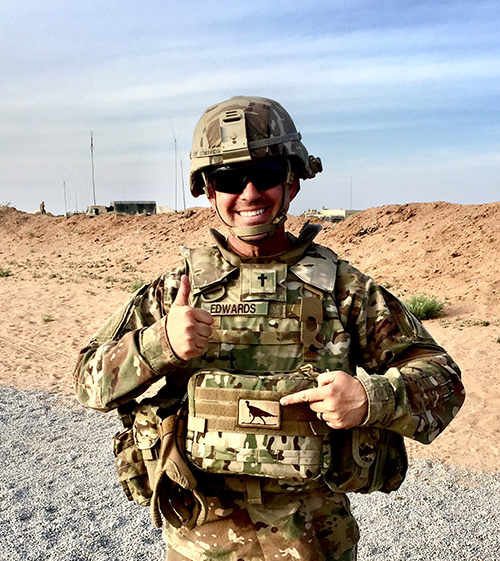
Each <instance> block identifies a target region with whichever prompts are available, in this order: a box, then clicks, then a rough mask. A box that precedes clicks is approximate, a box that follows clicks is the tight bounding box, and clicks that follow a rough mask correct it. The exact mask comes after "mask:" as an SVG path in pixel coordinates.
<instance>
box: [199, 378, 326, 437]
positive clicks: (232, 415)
mask: <svg viewBox="0 0 500 561" xmlns="http://www.w3.org/2000/svg"><path fill="white" fill-rule="evenodd" d="M271 393H272V396H270V394H271ZM282 395H285V394H284V393H283V394H282ZM282 395H280V394H276V393H275V392H269V391H253V390H240V389H228V388H224V389H222V388H199V387H198V388H195V391H194V399H195V402H196V416H195V417H194V416H189V418H188V429H192V430H195V431H196V432H200V433H204V432H207V431H223V432H236V433H245V434H269V430H270V429H269V427H268V426H266V425H261V426H258V425H256V426H254V427H249V426H248V425H247V426H245V427H240V426H238V423H237V419H238V402H239V400H242V399H243V400H247V399H252V400H262V401H266V400H267V401H273V402H277V401H279V398H280V397H282ZM327 432H329V429H328V426H327V425H326V424H325V423H324V422H322V421H320V420H318V418H317V416H316V414H315V413H314V412H313V411H312V410H311V408H310V407H309V405H308V404H306V403H304V404H297V405H295V406H293V407H283V408H282V409H281V422H280V428H279V429H278V431H277V434H280V435H286V436H294V435H301V436H315V435H319V434H326V433H327Z"/></svg>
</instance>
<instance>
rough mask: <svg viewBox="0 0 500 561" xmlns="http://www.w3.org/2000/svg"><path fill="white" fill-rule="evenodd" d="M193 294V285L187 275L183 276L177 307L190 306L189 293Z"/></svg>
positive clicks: (176, 301) (175, 301)
mask: <svg viewBox="0 0 500 561" xmlns="http://www.w3.org/2000/svg"><path fill="white" fill-rule="evenodd" d="M190 292H191V283H190V282H189V278H188V276H187V275H182V277H181V285H180V287H179V291H178V292H177V296H176V297H175V300H174V304H175V305H176V306H189V293H190Z"/></svg>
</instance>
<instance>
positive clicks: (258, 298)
mask: <svg viewBox="0 0 500 561" xmlns="http://www.w3.org/2000/svg"><path fill="white" fill-rule="evenodd" d="M316 233H317V230H314V231H310V230H308V231H305V232H303V233H301V236H300V237H299V238H295V237H293V236H291V235H290V239H291V240H292V242H293V249H292V250H290V251H288V252H286V253H284V254H281V255H278V256H274V257H272V258H268V259H258V260H255V259H247V260H245V259H243V258H240V257H239V256H237V255H235V254H234V253H232V252H231V251H230V250H229V249H228V248H227V245H226V244H225V240H224V239H223V237H222V236H221V235H220V234H218V233H217V232H213V235H214V241H215V244H214V245H213V246H211V247H207V248H200V249H193V250H187V249H186V250H184V253H185V260H184V261H183V262H182V264H181V265H180V266H178V267H177V268H176V269H174V270H172V271H171V272H169V273H165V274H163V275H162V276H160V277H159V278H158V279H156V280H155V281H154V282H152V283H151V284H148V285H146V286H143V287H142V288H141V289H140V290H139V291H138V292H137V293H136V294H135V295H134V296H133V298H132V299H131V300H130V302H128V303H127V304H126V305H125V306H124V307H123V308H122V309H121V310H119V311H118V312H117V313H116V314H115V315H114V316H112V317H111V318H110V319H109V320H108V321H107V322H106V323H105V324H104V325H103V326H102V327H101V329H100V330H99V331H98V332H97V333H96V334H95V335H94V336H93V338H92V340H91V341H90V343H89V345H88V346H87V347H85V348H84V349H82V351H81V352H80V355H79V359H78V363H77V366H76V369H75V373H74V379H75V390H76V395H77V398H78V400H79V401H80V402H81V403H82V404H83V405H85V406H88V407H92V408H94V409H98V410H102V411H108V410H111V409H114V408H116V407H118V406H120V405H121V404H124V403H126V402H129V401H130V400H132V399H134V398H136V397H138V396H140V395H141V394H142V393H144V392H145V391H146V390H147V389H148V387H149V386H150V385H151V384H153V383H155V382H157V381H158V380H160V379H164V380H165V382H166V395H169V396H171V397H174V396H181V395H182V394H183V393H184V391H185V386H186V384H187V381H188V379H189V378H190V376H191V374H192V373H193V372H195V371H196V370H198V369H200V368H206V367H214V368H219V369H222V370H225V371H229V372H231V371H233V372H249V373H263V372H272V373H278V372H291V371H294V370H296V369H297V368H298V367H299V366H301V365H303V364H306V363H309V364H313V366H314V368H315V369H316V370H317V371H324V370H327V369H329V370H343V371H345V372H347V373H350V374H351V375H355V376H357V377H358V379H359V380H360V381H361V383H362V384H363V386H364V388H365V390H366V392H367V395H368V415H367V418H366V419H365V421H364V423H363V424H364V426H367V427H378V428H382V429H388V430H389V431H391V432H394V433H397V434H399V435H402V436H406V437H409V438H412V439H416V440H418V441H420V442H423V443H430V442H431V441H432V440H433V439H434V438H436V436H437V435H438V434H440V433H441V432H442V431H443V430H444V428H445V427H446V426H447V425H448V424H449V422H450V421H451V420H452V418H453V417H454V416H455V415H456V413H457V412H458V410H459V408H460V406H461V404H462V403H463V400H464V397H465V392H464V388H463V385H462V383H461V380H460V370H459V368H458V367H457V365H456V364H455V363H454V361H453V360H452V359H451V357H450V356H449V355H448V354H447V353H446V352H445V350H444V349H443V348H441V347H440V346H438V345H437V344H436V342H435V341H434V340H433V339H432V337H431V336H430V335H429V333H428V332H427V331H426V330H425V328H424V327H423V326H422V324H421V323H420V322H419V321H418V320H417V319H416V318H415V317H414V316H413V315H411V314H410V313H409V312H408V311H407V310H406V308H405V307H404V306H403V305H402V304H401V303H400V302H399V301H398V300H397V299H396V298H395V297H394V296H392V295H391V294H390V293H389V292H387V291H386V290H385V289H383V288H382V287H380V286H378V285H377V284H376V283H375V281H374V280H373V279H371V278H370V277H368V276H366V275H365V274H363V273H361V272H360V271H358V270H357V269H355V268H354V267H353V266H351V265H350V264H349V263H348V262H347V261H343V260H339V259H337V256H336V255H335V254H334V253H333V252H332V251H331V250H329V249H327V248H325V247H323V246H320V245H318V244H315V243H314V242H313V241H312V239H313V238H314V236H315V235H316ZM183 274H187V275H189V277H190V280H191V286H192V291H191V296H190V298H191V299H192V305H193V306H200V307H204V308H205V309H207V310H209V311H210V312H211V313H212V315H213V316H214V319H215V322H214V324H213V333H212V336H211V340H210V345H209V347H208V349H207V351H206V353H205V354H204V355H203V357H201V358H199V359H193V360H190V361H187V362H185V361H182V360H180V359H178V358H177V357H176V356H175V354H174V352H173V351H172V349H171V347H170V344H169V341H168V337H167V333H166V318H167V315H168V311H169V309H170V306H171V305H172V303H173V301H174V300H175V297H176V294H177V291H178V288H179V285H180V278H181V276H182V275H183ZM269 279H270V281H269ZM268 282H271V288H269V289H268V288H266V286H265V285H266V283H268ZM318 302H319V303H320V304H319V311H318ZM318 315H319V316H320V317H319V318H318ZM311 321H312V323H313V325H312V326H311V325H309V323H310V322H311Z"/></svg>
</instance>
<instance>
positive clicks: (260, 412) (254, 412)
mask: <svg viewBox="0 0 500 561" xmlns="http://www.w3.org/2000/svg"><path fill="white" fill-rule="evenodd" d="M245 403H246V404H247V407H248V412H249V413H250V416H251V417H252V418H251V420H250V423H253V422H254V421H255V419H262V422H263V423H264V424H267V423H266V419H265V417H275V418H276V417H277V415H273V414H272V413H269V411H264V409H261V408H260V407H255V405H250V402H249V401H248V399H247V400H246V401H245Z"/></svg>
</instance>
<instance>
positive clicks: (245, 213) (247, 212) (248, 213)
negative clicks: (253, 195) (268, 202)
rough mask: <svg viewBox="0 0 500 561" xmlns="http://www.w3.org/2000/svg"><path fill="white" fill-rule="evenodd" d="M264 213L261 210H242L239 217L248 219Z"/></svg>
mask: <svg viewBox="0 0 500 561" xmlns="http://www.w3.org/2000/svg"><path fill="white" fill-rule="evenodd" d="M263 212H264V209H263V208H261V209H260V210H242V211H241V212H240V214H241V216H245V217H249V216H258V215H259V214H262V213H263Z"/></svg>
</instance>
